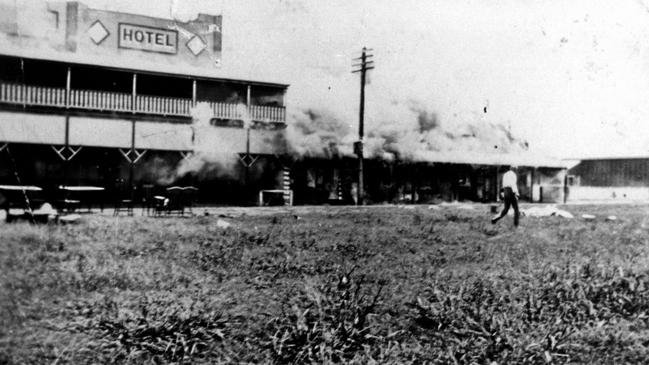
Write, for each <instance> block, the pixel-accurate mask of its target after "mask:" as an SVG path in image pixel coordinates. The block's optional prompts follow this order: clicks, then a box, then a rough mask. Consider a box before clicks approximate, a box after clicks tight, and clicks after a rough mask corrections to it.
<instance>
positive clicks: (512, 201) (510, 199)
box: [492, 188, 520, 226]
mask: <svg viewBox="0 0 649 365" xmlns="http://www.w3.org/2000/svg"><path fill="white" fill-rule="evenodd" d="M503 190H504V195H505V198H504V199H505V208H504V209H503V211H502V212H500V215H499V216H498V217H496V218H494V219H493V220H492V221H493V222H494V223H496V222H498V221H499V220H500V218H502V217H504V216H506V215H507V212H509V207H510V206H511V207H513V208H514V225H515V226H518V218H519V216H520V212H519V211H518V198H517V197H516V194H514V191H512V188H504V189H503Z"/></svg>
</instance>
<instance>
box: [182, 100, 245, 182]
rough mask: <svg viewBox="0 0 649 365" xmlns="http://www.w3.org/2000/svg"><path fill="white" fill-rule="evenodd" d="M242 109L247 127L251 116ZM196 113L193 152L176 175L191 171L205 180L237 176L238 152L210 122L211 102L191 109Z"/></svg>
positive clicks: (193, 125) (193, 128) (183, 174)
mask: <svg viewBox="0 0 649 365" xmlns="http://www.w3.org/2000/svg"><path fill="white" fill-rule="evenodd" d="M244 109H245V106H243V108H239V111H240V114H243V115H242V116H243V118H242V119H243V120H244V128H245V127H246V126H247V124H248V123H250V121H249V119H250V118H249V117H248V116H247V114H245V113H243V112H242V111H243V110H244ZM191 115H192V142H193V151H192V153H191V154H190V155H188V156H187V157H186V158H184V159H183V160H182V161H181V162H180V164H179V165H178V168H177V169H176V178H181V177H183V176H185V175H187V174H193V175H196V176H198V177H199V178H201V179H205V178H210V177H211V178H214V177H226V176H229V177H234V173H235V168H236V166H237V164H238V163H239V156H238V155H237V154H236V153H237V152H238V151H231V150H227V149H225V148H224V147H223V145H222V144H221V143H218V142H217V141H218V138H217V135H216V134H215V133H218V129H217V128H214V127H213V126H211V125H210V120H211V118H212V117H213V112H212V109H211V107H210V105H209V104H208V103H198V104H196V106H195V107H193V108H192V110H191Z"/></svg>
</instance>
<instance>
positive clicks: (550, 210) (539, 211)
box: [522, 205, 575, 219]
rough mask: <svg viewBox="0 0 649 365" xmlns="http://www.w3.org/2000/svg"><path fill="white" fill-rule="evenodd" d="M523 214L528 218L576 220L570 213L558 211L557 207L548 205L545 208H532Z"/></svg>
mask: <svg viewBox="0 0 649 365" xmlns="http://www.w3.org/2000/svg"><path fill="white" fill-rule="evenodd" d="M522 213H523V214H524V215H525V216H527V217H553V216H557V217H562V218H568V219H571V218H574V217H575V216H574V215H572V214H571V213H570V212H568V211H565V210H562V209H558V208H557V207H556V205H546V206H544V207H531V208H528V209H525V210H523V211H522Z"/></svg>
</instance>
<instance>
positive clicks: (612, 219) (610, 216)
mask: <svg viewBox="0 0 649 365" xmlns="http://www.w3.org/2000/svg"><path fill="white" fill-rule="evenodd" d="M606 220H607V221H609V222H611V221H616V220H617V217H616V216H614V215H609V216H608V217H606Z"/></svg>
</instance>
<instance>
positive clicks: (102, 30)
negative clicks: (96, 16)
mask: <svg viewBox="0 0 649 365" xmlns="http://www.w3.org/2000/svg"><path fill="white" fill-rule="evenodd" d="M109 34H110V33H109V32H108V29H106V27H104V25H103V24H101V22H100V21H99V20H97V21H96V22H94V23H93V24H92V26H90V28H89V29H88V35H89V36H90V39H92V41H93V42H95V44H99V43H101V42H103V41H104V39H106V37H108V35H109Z"/></svg>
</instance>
